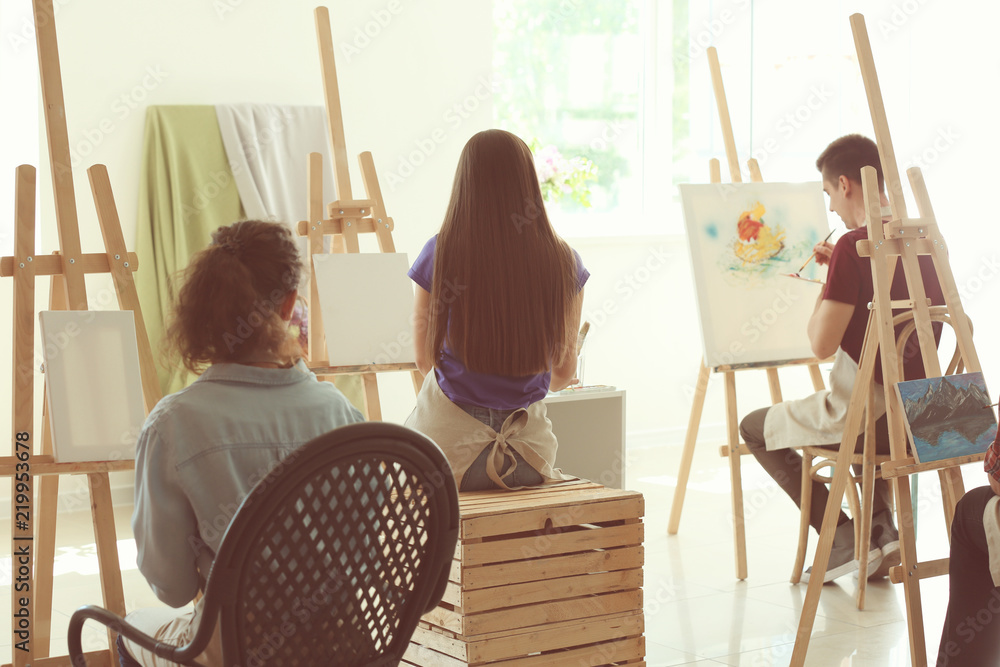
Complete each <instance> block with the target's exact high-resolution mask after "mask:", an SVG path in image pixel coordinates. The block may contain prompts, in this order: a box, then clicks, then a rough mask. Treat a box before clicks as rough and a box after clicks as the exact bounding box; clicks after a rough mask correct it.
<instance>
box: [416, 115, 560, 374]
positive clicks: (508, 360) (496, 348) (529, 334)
mask: <svg viewBox="0 0 1000 667" xmlns="http://www.w3.org/2000/svg"><path fill="white" fill-rule="evenodd" d="M576 272H577V269H576V259H575V257H574V255H573V253H572V251H571V250H570V248H569V246H568V245H566V243H565V242H564V241H563V240H562V239H560V238H559V237H558V236H557V235H556V233H555V232H554V231H553V229H552V226H551V225H550V224H549V219H548V217H547V216H546V214H545V205H544V203H543V202H542V193H541V190H540V189H539V185H538V176H537V175H536V173H535V166H534V160H533V158H532V155H531V151H530V150H529V149H528V146H527V145H526V144H525V143H524V142H523V141H521V140H520V139H519V138H518V137H516V136H514V135H513V134H511V133H509V132H504V131H503V130H486V131H484V132H480V133H478V134H476V135H475V136H473V137H472V138H471V139H470V140H469V142H468V143H467V144H466V145H465V148H464V149H463V150H462V155H461V157H460V158H459V160H458V169H457V170H456V171H455V183H454V185H453V187H452V192H451V200H450V201H449V203H448V210H447V212H446V213H445V217H444V224H443V225H442V226H441V232H440V234H439V235H438V240H437V246H436V250H435V256H434V279H433V283H432V286H431V297H430V320H429V323H428V334H427V335H428V339H429V341H430V343H431V350H432V352H433V354H434V358H435V359H436V358H437V357H438V355H439V354H440V352H441V349H442V348H443V347H444V345H445V342H446V339H447V344H448V347H450V348H451V350H452V352H453V353H454V354H455V355H456V356H457V357H458V358H459V359H460V360H461V361H462V363H463V364H465V366H466V368H468V369H469V370H472V371H475V372H479V373H489V374H493V375H505V376H514V377H520V376H526V375H532V374H535V373H541V372H544V371H546V370H548V369H549V368H551V366H552V365H553V363H558V362H559V360H560V359H561V355H562V354H564V352H565V351H564V350H563V347H564V344H565V342H566V340H567V327H574V326H575V324H570V323H568V321H567V320H568V318H569V317H570V314H571V311H572V304H573V299H574V298H575V296H576V294H577V292H578V291H579V286H578V285H577V275H576Z"/></svg>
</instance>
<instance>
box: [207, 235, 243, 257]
mask: <svg viewBox="0 0 1000 667" xmlns="http://www.w3.org/2000/svg"><path fill="white" fill-rule="evenodd" d="M212 245H214V246H218V247H219V248H222V249H223V250H225V251H226V252H228V253H230V254H232V255H240V254H242V252H243V239H241V238H238V237H232V236H231V237H229V238H227V239H224V240H221V241H220V240H219V239H218V238H215V239H213V240H212Z"/></svg>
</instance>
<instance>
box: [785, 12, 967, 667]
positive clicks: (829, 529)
mask: <svg viewBox="0 0 1000 667" xmlns="http://www.w3.org/2000/svg"><path fill="white" fill-rule="evenodd" d="M850 20H851V30H852V32H853V33H854V44H855V47H856V49H857V52H858V62H859V64H860V66H861V75H862V78H863V79H864V82H865V92H866V93H867V96H868V106H869V108H870V110H871V115H872V123H873V125H874V127H875V138H876V142H877V144H878V151H879V159H880V161H881V163H882V173H883V176H884V178H885V184H886V189H887V194H888V196H889V203H890V207H891V211H892V219H891V220H890V221H889V222H887V223H885V224H884V225H883V223H882V213H881V207H880V206H879V190H878V180H877V176H876V172H875V169H874V168H872V167H865V168H864V169H862V171H861V176H862V186H863V190H864V198H865V208H866V222H867V226H868V239H867V240H862V241H858V254H859V255H861V256H862V257H870V258H871V262H872V278H873V281H874V287H875V296H874V300H873V304H872V308H871V312H870V315H869V318H868V330H867V334H866V336H865V342H864V347H863V350H862V353H861V368H860V369H859V371H858V377H857V379H856V380H855V388H856V389H857V388H858V387H862V388H866V387H868V386H869V384H870V383H871V379H872V377H873V373H874V367H875V355H876V354H877V353H878V352H879V349H882V350H884V352H883V353H882V355H881V358H882V377H883V378H884V379H883V389H884V392H885V405H886V411H887V413H888V415H889V416H888V420H889V443H890V450H891V457H892V458H891V461H890V462H888V463H884V464H883V465H882V477H883V478H885V479H891V480H892V485H893V488H894V489H895V500H896V511H897V513H898V514H897V516H898V524H899V538H900V556H901V558H902V565H901V566H898V567H894V568H892V570H891V572H890V579H891V580H892V582H893V583H897V584H898V583H902V584H903V590H904V594H905V599H906V621H907V626H908V630H909V639H910V662H911V664H913V665H915V666H918V667H922V666H923V665H926V664H927V649H926V643H925V639H924V626H923V611H922V607H921V602H920V580H921V579H925V578H928V577H935V576H938V575H942V574H947V572H948V559H947V558H943V559H939V560H935V561H929V562H924V563H920V562H918V561H917V554H916V539H915V537H916V536H915V534H914V530H913V526H914V524H913V509H912V505H911V497H910V487H909V485H908V484H907V476H908V475H912V474H914V473H917V472H923V471H930V470H937V471H938V475H939V477H940V481H941V491H942V499H943V502H944V515H945V523H946V524H947V525H946V529H948V536H949V538H950V534H951V533H950V528H951V521H952V518H953V517H954V514H955V505H956V503H957V502H958V500H959V499H960V498H961V497H962V495H963V494H964V486H963V483H962V476H961V472H960V470H959V469H958V466H960V465H962V464H965V463H971V462H974V461H982V460H983V458H984V457H985V455H984V454H978V455H974V456H963V457H959V458H953V459H947V460H943V461H935V462H932V463H920V464H918V463H915V461H914V459H913V458H912V457H910V456H908V455H907V451H906V444H907V436H906V431H905V428H904V425H903V408H902V405H901V404H900V402H899V399H898V398H897V396H896V392H895V391H894V390H893V385H894V384H895V383H896V382H898V381H899V380H901V379H902V374H901V372H900V368H899V361H898V358H897V355H896V354H895V349H896V339H895V332H894V329H893V313H892V311H893V308H896V309H905V310H908V311H911V312H912V315H913V322H914V325H915V329H916V335H917V339H918V341H919V344H920V353H921V356H922V358H923V362H924V371H925V374H926V376H927V377H928V378H931V377H940V376H941V365H940V362H939V360H938V351H937V346H936V344H935V341H934V333H933V329H932V327H931V316H930V312H929V307H928V305H927V299H926V295H925V292H924V287H923V282H922V279H921V273H920V266H919V264H918V256H919V255H929V256H930V257H931V259H932V261H933V263H934V270H935V273H936V274H937V278H938V281H939V282H940V284H941V289H942V291H943V292H944V299H945V309H946V311H947V314H948V316H949V317H950V319H951V323H952V325H953V328H954V331H955V337H956V339H957V343H958V349H959V352H960V354H961V358H962V361H963V362H964V364H965V366H966V368H967V372H977V371H981V370H982V368H981V366H980V363H979V357H978V355H977V354H976V348H975V345H974V344H973V342H972V331H971V328H970V326H969V320H968V318H967V317H966V314H965V310H964V308H963V307H962V301H961V298H960V297H959V292H958V288H957V285H956V283H955V278H954V275H953V274H952V271H951V267H950V266H949V264H948V258H947V252H948V251H947V246H946V245H945V242H944V239H943V238H942V236H941V233H940V231H939V230H938V225H937V221H936V219H935V218H934V211H933V209H932V208H931V202H930V197H929V196H928V194H927V188H926V187H925V185H924V180H923V176H922V175H921V173H920V169H919V168H917V167H913V168H911V169H909V170H907V176H908V177H909V181H910V187H911V189H912V191H913V196H914V198H915V199H916V202H917V209H918V212H919V214H920V217H918V218H910V217H908V216H907V213H906V203H905V201H904V200H903V186H902V183H901V181H900V179H899V172H898V170H897V168H896V156H895V153H894V151H893V147H892V139H891V137H890V136H889V124H888V121H887V119H886V115H885V107H884V106H883V103H882V93H881V90H880V88H879V83H878V74H877V73H876V71H875V62H874V59H873V57H872V51H871V44H870V42H869V40H868V31H867V29H866V28H865V20H864V16H862V15H861V14H853V15H852V16H851V19H850ZM900 260H901V261H900ZM897 261H899V264H900V267H901V269H902V271H903V272H904V274H905V276H906V284H907V289H908V291H909V296H910V298H909V299H907V300H906V301H893V300H892V299H891V296H890V288H891V285H892V280H893V274H894V271H895V270H898V269H897V268H896V265H897ZM864 391H865V390H864V389H861V392H864ZM858 393H860V392H858ZM865 403H867V401H865V400H854V396H852V402H851V408H850V410H849V411H848V414H847V425H846V427H845V429H844V438H843V440H842V441H841V446H840V452H839V454H838V457H837V464H836V471H835V473H834V476H833V483H832V484H831V485H830V497H829V500H828V501H827V506H826V513H825V514H824V516H823V529H822V531H821V533H820V540H819V546H818V547H817V549H816V559H815V561H814V562H813V576H812V578H811V579H810V581H809V588H808V591H807V592H806V599H805V603H804V604H803V607H802V616H801V617H800V619H799V627H798V632H797V634H796V639H795V649H794V652H793V653H792V662H791V664H792V665H803V664H805V659H806V651H807V650H808V647H809V636H810V634H811V633H812V627H813V622H814V620H815V617H816V611H817V607H818V605H819V596H820V592H821V589H822V582H823V577H824V575H825V573H826V569H827V564H828V562H829V555H830V546H831V545H832V543H833V534H834V530H835V528H836V522H837V512H838V511H839V507H840V503H841V500H842V498H843V495H844V489H845V488H846V485H847V479H848V476H849V474H850V471H849V462H850V459H851V454H853V452H854V442H855V439H856V438H857V435H858V433H859V432H860V428H861V419H862V414H863V412H864V405H865ZM865 511H866V512H869V513H870V512H871V508H870V507H867V508H865Z"/></svg>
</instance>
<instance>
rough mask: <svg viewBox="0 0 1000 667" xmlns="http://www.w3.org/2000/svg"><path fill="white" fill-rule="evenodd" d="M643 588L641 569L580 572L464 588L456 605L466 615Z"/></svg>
mask: <svg viewBox="0 0 1000 667" xmlns="http://www.w3.org/2000/svg"><path fill="white" fill-rule="evenodd" d="M639 588H642V569H641V568H638V569H635V570H619V571H617V572H604V573H600V574H582V575H578V576H575V577H561V578H559V579H549V580H546V581H532V582H528V583H525V584H512V585H508V586H497V587H496V588H484V589H480V590H473V591H466V592H465V593H464V594H460V598H459V602H460V604H458V605H457V606H460V607H461V608H462V611H463V612H464V613H465V614H467V615H470V614H475V613H478V612H483V611H491V610H494V609H501V608H503V607H513V606H515V605H519V604H533V603H536V602H551V601H554V600H562V599H565V598H572V597H578V596H580V595H595V594H599V593H612V592H615V591H627V590H633V589H639Z"/></svg>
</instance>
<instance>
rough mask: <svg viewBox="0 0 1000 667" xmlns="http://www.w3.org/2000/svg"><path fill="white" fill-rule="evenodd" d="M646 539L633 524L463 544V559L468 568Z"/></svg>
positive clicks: (606, 547) (603, 547)
mask: <svg viewBox="0 0 1000 667" xmlns="http://www.w3.org/2000/svg"><path fill="white" fill-rule="evenodd" d="M643 535H644V531H643V524H641V523H633V524H629V525H625V526H615V527H611V528H594V529H590V530H578V531H573V532H566V533H552V534H547V535H536V536H533V537H522V538H517V539H512V540H502V541H497V542H478V543H474V544H464V545H463V544H460V545H459V549H460V551H461V554H460V559H461V561H462V564H463V565H464V566H465V567H473V566H476V565H485V564H488V563H501V562H503V561H509V560H519V559H520V560H526V559H531V558H541V557H544V556H552V555H555V554H564V553H573V552H577V551H587V550H590V549H608V548H613V547H625V546H632V545H640V544H642V542H643Z"/></svg>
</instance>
